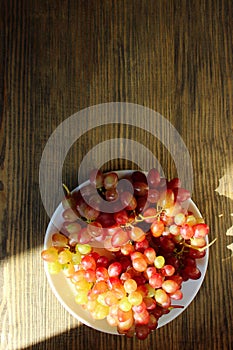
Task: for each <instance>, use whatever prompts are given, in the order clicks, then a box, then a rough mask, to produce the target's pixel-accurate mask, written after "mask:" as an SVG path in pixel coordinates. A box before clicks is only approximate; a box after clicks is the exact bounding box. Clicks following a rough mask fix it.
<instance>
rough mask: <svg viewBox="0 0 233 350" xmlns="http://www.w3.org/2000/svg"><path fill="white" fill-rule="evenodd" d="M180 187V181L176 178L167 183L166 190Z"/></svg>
mask: <svg viewBox="0 0 233 350" xmlns="http://www.w3.org/2000/svg"><path fill="white" fill-rule="evenodd" d="M180 187H181V181H180V179H179V178H178V177H175V178H174V179H172V180H170V181H168V184H167V188H169V189H172V190H173V189H174V188H180Z"/></svg>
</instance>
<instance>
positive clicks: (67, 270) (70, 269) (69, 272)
mask: <svg viewBox="0 0 233 350" xmlns="http://www.w3.org/2000/svg"><path fill="white" fill-rule="evenodd" d="M62 271H63V273H64V275H65V276H66V277H68V278H71V277H73V275H74V273H75V268H74V265H73V264H65V265H64V266H62Z"/></svg>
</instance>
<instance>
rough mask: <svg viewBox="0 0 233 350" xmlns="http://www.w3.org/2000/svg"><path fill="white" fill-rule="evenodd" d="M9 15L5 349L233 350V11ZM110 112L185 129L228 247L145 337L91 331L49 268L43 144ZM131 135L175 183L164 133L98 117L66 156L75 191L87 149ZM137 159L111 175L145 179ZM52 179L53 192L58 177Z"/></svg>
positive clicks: (139, 7)
mask: <svg viewBox="0 0 233 350" xmlns="http://www.w3.org/2000/svg"><path fill="white" fill-rule="evenodd" d="M0 7H1V11H0V13H1V21H0V33H1V35H0V52H1V64H0V76H1V80H0V99H1V100H0V112H1V113H0V209H1V211H0V232H1V236H0V243H1V244H0V252H1V274H0V281H1V287H2V288H1V289H0V291H1V292H0V293H1V307H0V310H1V311H0V319H1V321H0V322H1V349H7V350H11V349H56V350H57V349H62V350H64V349H90V350H91V349H101V350H105V349H106V350H109V349H117V350H121V349H125V350H126V349H131V350H132V349H135V350H136V349H144V350H146V349H157V348H158V349H159V348H160V349H165V350H166V349H169V350H170V349H172V350H176V349H188V350H191V349H213V350H214V349H224V350H225V349H232V348H233V337H232V326H233V318H232V315H233V283H232V261H233V260H232V254H231V253H232V252H231V250H230V249H229V248H231V249H232V242H233V237H232V230H233V227H232V225H233V214H232V213H233V195H232V193H233V192H232V184H233V152H232V146H233V141H232V136H233V135H232V132H233V117H232V116H233V108H232V107H233V99H232V78H233V77H232V67H233V62H232V49H233V45H232V37H233V35H232V34H233V26H232V15H233V6H232V1H230V0H229V1H227V0H225V1H224V0H223V1H217V0H214V1H211V0H209V1H208V0H206V1H182V0H177V1H162V0H161V1H160V0H159V1H146V0H145V1H144V0H141V1H140V0H135V1H132V0H129V1H122V0H119V1H117V0H115V1H114V0H112V1H110V0H109V1H108V0H107V1H98V0H97V1H88V0H79V1H74V0H71V1H61V0H57V1H44V0H40V1H39V0H17V1H16V0H10V1H1V5H0ZM108 102H130V103H134V104H138V105H142V106H145V107H148V108H151V109H153V110H154V111H157V112H158V113H160V114H161V115H162V116H163V117H164V118H166V120H167V121H169V122H170V123H171V124H172V125H173V126H174V127H175V128H176V130H177V132H178V133H179V135H180V136H181V138H182V140H183V141H184V143H185V145H186V147H187V149H188V151H189V153H190V157H191V161H192V165H193V180H194V183H193V184H194V187H193V194H192V196H193V199H194V201H195V202H196V204H197V205H198V207H199V208H200V210H201V212H202V214H203V216H204V218H205V220H206V222H207V223H208V224H209V225H210V229H211V230H210V239H214V238H215V237H217V242H216V243H215V245H214V246H212V247H211V248H210V257H209V265H208V270H207V274H206V277H205V280H204V283H203V285H202V287H201V289H200V291H199V293H198V295H197V296H196V298H195V299H194V301H193V302H192V303H191V304H190V306H189V307H188V308H187V309H186V310H185V311H184V312H183V313H182V314H181V316H179V317H178V318H176V319H175V320H174V321H173V322H171V323H170V324H168V325H166V326H164V327H162V328H159V329H158V330H157V331H155V332H154V333H153V334H152V335H150V336H149V338H148V339H147V340H145V341H139V340H136V339H126V338H125V337H123V336H115V335H109V334H102V333H100V332H98V331H95V330H92V329H91V328H89V327H87V326H85V325H83V324H81V323H79V322H78V321H77V320H76V319H74V318H73V317H72V316H71V315H70V314H69V313H68V312H67V311H66V310H65V309H64V308H63V307H62V306H61V305H60V303H59V302H58V300H57V299H56V298H55V296H54V295H53V293H52V291H51V289H50V288H49V285H48V282H47V279H46V276H45V272H44V267H43V263H42V261H41V258H40V252H41V250H42V246H43V240H44V235H45V231H46V227H47V225H48V222H49V217H48V216H47V213H46V211H45V208H44V206H43V203H42V200H41V195H40V187H39V166H40V161H41V157H42V152H43V150H44V147H45V146H46V144H47V141H48V139H49V138H50V136H51V134H52V132H53V131H54V130H56V128H57V127H58V125H59V124H60V123H61V122H64V121H65V120H66V119H67V118H68V117H69V116H71V115H73V114H74V113H77V112H79V111H81V110H83V109H84V108H87V107H90V106H94V105H98V104H101V103H108ZM138 120H140V118H139V119H138ZM90 126H91V125H86V127H87V128H89V127H90ZM165 132H166V130H165ZM119 137H122V138H129V139H131V140H134V141H135V142H136V141H137V142H138V143H139V144H141V145H143V146H144V147H146V148H147V149H148V150H149V151H151V152H152V153H153V154H154V155H155V157H156V158H157V159H158V161H159V162H160V163H161V166H162V168H163V170H164V172H165V173H166V174H167V176H168V177H173V176H175V175H176V172H177V171H176V167H175V164H174V159H172V156H171V154H170V153H169V152H168V151H167V150H166V148H165V147H164V145H163V144H162V143H161V142H158V140H157V138H156V137H155V136H153V135H152V134H149V133H148V132H147V131H145V130H142V129H140V128H138V127H137V126H130V125H128V126H126V125H123V124H121V125H114V124H109V125H107V126H106V125H105V126H104V125H102V124H101V120H99V126H98V127H96V128H94V129H90V130H89V131H87V132H86V133H84V134H83V135H82V136H81V137H80V138H79V139H77V140H76V142H75V143H74V145H73V146H72V147H71V149H70V151H69V152H68V155H67V157H66V158H65V162H64V166H63V172H62V174H63V179H64V182H66V183H67V185H68V186H70V187H71V188H73V187H75V186H76V185H77V183H78V180H77V172H78V169H79V165H80V163H81V161H82V159H83V158H84V157H85V155H86V154H87V152H88V151H90V150H91V149H92V148H93V147H95V146H96V145H98V144H100V143H101V142H103V141H105V140H110V139H114V138H119ZM178 146H179V145H178ZM132 152H133V151H132ZM120 155H121V153H120V151H119V158H120ZM132 157H133V156H132ZM132 159H133V158H131V159H128V160H127V159H110V160H109V161H107V162H106V163H105V164H103V166H102V168H103V170H109V169H124V168H132V169H138V168H139V166H138V164H137V163H133V162H131V160H132ZM51 161H52V163H51V164H52V165H53V164H54V166H55V165H56V155H55V156H54V159H52V160H51ZM52 171H53V169H51V174H52ZM220 179H222V180H221V181H220V182H219V180H220ZM46 181H47V185H48V188H50V186H53V179H52V178H51V176H50V177H49V178H48V179H47V180H46ZM219 184H220V185H221V186H220V188H219ZM217 188H218V191H216V189H217ZM227 232H228V235H226V233H227ZM227 246H228V248H227Z"/></svg>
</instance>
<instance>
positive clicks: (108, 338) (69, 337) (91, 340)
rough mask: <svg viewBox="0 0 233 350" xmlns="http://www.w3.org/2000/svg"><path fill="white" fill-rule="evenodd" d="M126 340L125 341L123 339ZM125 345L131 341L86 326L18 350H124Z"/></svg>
mask: <svg viewBox="0 0 233 350" xmlns="http://www.w3.org/2000/svg"><path fill="white" fill-rule="evenodd" d="M123 338H124V339H123ZM123 340H124V343H126V342H128V341H130V339H125V337H121V336H117V335H111V334H107V333H101V332H98V331H95V330H93V329H91V328H89V327H87V326H85V325H80V326H79V327H76V328H73V329H70V330H68V331H66V332H63V333H60V334H57V335H55V336H53V337H51V338H48V339H45V340H42V341H40V342H38V343H36V344H32V345H29V346H28V347H25V348H20V349H18V350H69V349H71V350H72V349H79V350H84V349H85V350H92V349H93V350H111V349H122V348H124V346H123V344H122V341H123Z"/></svg>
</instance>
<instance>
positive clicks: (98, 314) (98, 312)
mask: <svg viewBox="0 0 233 350" xmlns="http://www.w3.org/2000/svg"><path fill="white" fill-rule="evenodd" d="M108 314H109V307H108V306H104V305H101V304H99V303H98V304H97V305H96V307H95V309H94V310H93V311H92V317H93V318H94V319H95V320H103V319H104V318H105V317H107V316H108Z"/></svg>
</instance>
